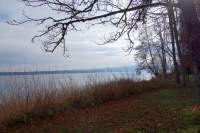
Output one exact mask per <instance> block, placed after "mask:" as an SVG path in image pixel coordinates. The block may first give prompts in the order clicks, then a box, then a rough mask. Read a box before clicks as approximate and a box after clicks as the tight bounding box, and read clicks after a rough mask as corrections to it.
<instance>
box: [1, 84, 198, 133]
mask: <svg viewBox="0 0 200 133" xmlns="http://www.w3.org/2000/svg"><path fill="white" fill-rule="evenodd" d="M163 84H164V83H163ZM143 85H144V84H143ZM150 85H151V84H150V83H148V85H147V86H145V87H150V88H151V87H152V86H150ZM155 85H156V84H155ZM157 85H158V84H157ZM159 87H162V88H165V89H162V88H160V89H155V88H154V90H153V91H148V92H146V93H141V94H140V95H129V96H128V97H126V98H125V97H123V98H120V99H118V100H117V99H113V101H110V100H108V101H107V102H106V101H105V102H104V104H103V103H101V104H98V105H96V106H87V107H84V108H80V109H72V110H66V111H64V112H60V113H58V114H55V115H54V116H52V117H51V118H49V119H44V120H41V119H38V120H34V121H31V123H28V124H24V125H20V126H16V125H15V126H13V127H7V129H6V128H2V132H12V133H13V132H19V133H110V132H111V133H112V132H113V133H115V132H116V133H198V132H199V131H200V107H199V104H198V100H197V97H196V90H195V89H194V88H193V87H188V88H177V87H175V88H172V86H171V87H169V86H168V87H167V86H165V87H164V86H157V88H159ZM146 91H147V90H146ZM109 101H110V102H109Z"/></svg>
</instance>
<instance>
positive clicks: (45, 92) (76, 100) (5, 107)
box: [0, 77, 175, 126]
mask: <svg viewBox="0 0 200 133" xmlns="http://www.w3.org/2000/svg"><path fill="white" fill-rule="evenodd" d="M55 80H56V79H51V80H49V82H48V86H45V85H44V84H43V82H44V81H42V80H41V79H37V78H33V79H32V80H31V82H30V81H29V82H24V85H23V86H20V85H19V86H17V84H14V81H12V82H11V83H12V84H13V86H14V87H13V88H14V89H13V88H12V90H9V91H7V92H6V93H1V104H0V108H1V110H0V123H1V125H4V126H18V125H24V124H27V123H30V122H31V121H33V120H35V119H37V120H38V119H44V118H47V119H48V118H50V117H52V116H54V115H55V114H57V113H60V112H63V111H66V110H72V109H77V108H85V107H88V106H97V105H100V104H102V103H105V102H108V101H112V100H118V99H121V98H124V97H128V96H130V95H139V94H141V93H146V92H148V91H155V90H160V89H164V88H170V86H174V85H175V84H173V82H170V81H169V82H166V81H163V80H158V79H153V80H151V81H134V80H132V79H131V78H125V79H117V78H116V79H115V80H110V81H109V82H105V83H101V84H99V82H98V80H97V79H95V77H93V80H90V82H89V83H88V84H87V85H86V86H85V87H84V88H78V87H75V86H73V85H72V84H69V83H66V84H59V87H58V86H57V85H56V83H55Z"/></svg>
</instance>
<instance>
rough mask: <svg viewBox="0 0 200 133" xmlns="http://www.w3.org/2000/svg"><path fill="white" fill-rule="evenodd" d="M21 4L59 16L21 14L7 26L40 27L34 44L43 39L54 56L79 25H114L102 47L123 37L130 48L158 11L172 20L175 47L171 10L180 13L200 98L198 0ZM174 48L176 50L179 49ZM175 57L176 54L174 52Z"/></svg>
mask: <svg viewBox="0 0 200 133" xmlns="http://www.w3.org/2000/svg"><path fill="white" fill-rule="evenodd" d="M21 2H23V3H24V4H25V5H26V6H29V7H33V8H37V7H43V8H47V9H49V10H53V11H54V12H56V13H58V15H57V16H56V17H55V16H45V17H42V18H36V19H35V18H31V17H29V16H27V15H25V14H24V16H25V18H26V19H25V20H22V21H20V20H19V21H17V20H13V21H11V22H10V24H13V25H18V24H24V23H27V22H36V23H37V24H38V25H43V27H44V30H43V31H42V32H41V33H40V34H38V35H36V36H34V37H33V40H34V39H36V38H40V37H46V39H43V45H44V48H45V49H46V51H48V52H53V51H54V50H55V49H56V48H57V47H58V46H59V45H62V46H63V47H64V51H65V46H66V45H65V43H66V41H65V37H66V35H67V34H69V33H70V32H71V31H77V30H79V29H78V25H79V24H80V23H87V24H91V25H93V24H105V23H107V24H111V25H114V26H115V27H116V32H114V33H113V34H111V36H109V37H108V38H107V40H106V41H105V43H108V42H113V41H117V40H118V39H119V38H121V37H122V36H124V35H126V37H127V39H128V40H129V42H130V44H133V42H134V41H133V39H132V38H131V35H132V34H133V32H134V31H135V29H137V27H138V26H140V25H141V24H142V23H147V21H148V19H147V18H148V17H150V16H151V17H155V18H157V17H159V15H160V12H159V11H160V10H161V9H163V8H167V9H169V16H170V17H169V18H172V19H171V20H170V21H171V22H170V25H171V26H170V27H171V29H172V31H171V33H172V35H171V38H172V41H174V42H173V43H175V42H176V45H177V44H178V41H177V36H176V35H177V34H176V27H175V25H174V16H173V14H174V13H173V12H174V10H171V9H173V8H177V9H180V11H181V14H182V18H183V19H181V20H182V23H184V28H185V31H186V32H187V35H188V36H187V39H185V40H186V44H187V45H188V48H189V51H190V52H191V55H192V56H191V57H192V60H193V62H194V64H195V65H196V68H197V75H198V76H197V77H198V78H197V79H198V83H199V84H198V86H199V96H200V52H199V50H200V39H199V37H200V31H199V29H200V21H199V18H200V17H199V14H200V10H199V5H200V2H199V1H198V0H127V1H124V0H21ZM174 29H175V30H174ZM177 46H178V47H179V45H177ZM173 49H174V48H173ZM178 50H179V49H178ZM179 52H180V51H179ZM174 53H175V50H173V54H174ZM178 54H180V53H178ZM174 57H175V55H174ZM177 72H178V71H177Z"/></svg>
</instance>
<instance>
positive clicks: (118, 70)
mask: <svg viewBox="0 0 200 133" xmlns="http://www.w3.org/2000/svg"><path fill="white" fill-rule="evenodd" d="M133 71H134V67H118V68H99V69H87V70H56V71H28V72H0V76H20V75H50V74H78V73H101V72H133Z"/></svg>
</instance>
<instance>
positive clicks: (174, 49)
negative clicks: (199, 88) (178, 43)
mask: <svg viewBox="0 0 200 133" xmlns="http://www.w3.org/2000/svg"><path fill="white" fill-rule="evenodd" d="M170 8H172V7H171V6H169V7H168V8H167V9H168V16H169V27H170V34H171V41H172V54H173V62H174V68H175V72H176V80H177V83H178V84H180V83H181V80H180V71H179V67H178V63H177V58H176V47H175V42H174V40H175V39H174V30H173V20H172V13H173V10H172V9H170Z"/></svg>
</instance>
